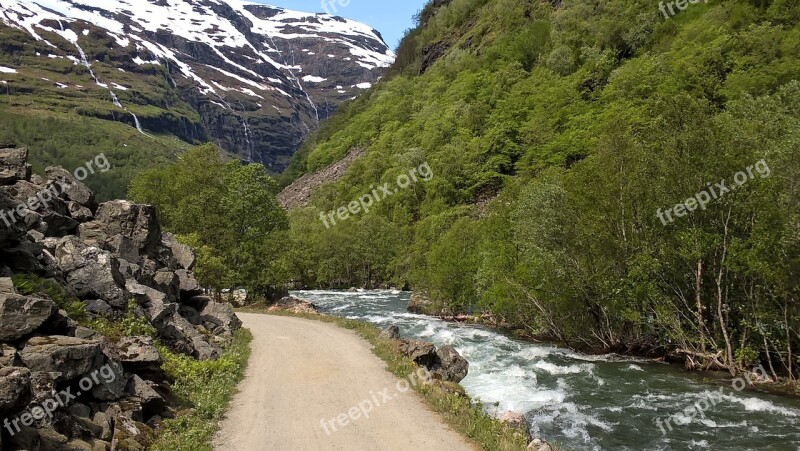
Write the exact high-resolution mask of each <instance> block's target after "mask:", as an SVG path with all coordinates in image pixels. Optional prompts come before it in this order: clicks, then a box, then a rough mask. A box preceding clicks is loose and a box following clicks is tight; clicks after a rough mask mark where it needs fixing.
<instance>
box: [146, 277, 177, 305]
mask: <svg viewBox="0 0 800 451" xmlns="http://www.w3.org/2000/svg"><path fill="white" fill-rule="evenodd" d="M152 287H153V288H155V289H157V290H158V291H161V292H162V293H164V294H166V295H167V297H168V298H169V300H170V301H171V302H177V301H178V300H179V299H180V290H181V279H180V277H178V275H177V274H175V273H174V272H172V271H170V270H166V269H161V270H158V271H156V274H155V275H154V276H153V285H152Z"/></svg>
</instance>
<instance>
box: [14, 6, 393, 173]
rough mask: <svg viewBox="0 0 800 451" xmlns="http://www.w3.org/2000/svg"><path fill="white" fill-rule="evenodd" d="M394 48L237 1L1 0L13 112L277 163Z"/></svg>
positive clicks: (351, 30)
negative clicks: (123, 128)
mask: <svg viewBox="0 0 800 451" xmlns="http://www.w3.org/2000/svg"><path fill="white" fill-rule="evenodd" d="M393 59H394V56H393V54H392V52H391V51H390V50H389V49H388V48H387V46H386V44H385V43H384V42H383V39H382V37H381V36H380V34H379V33H378V32H377V31H375V30H372V29H370V28H369V27H367V26H365V25H362V24H359V23H357V22H353V21H349V20H345V19H342V18H339V17H334V16H329V15H323V14H307V13H300V12H295V11H289V10H285V9H281V8H275V7H270V6H266V5H262V4H257V3H246V2H241V1H239V0H225V1H219V0H111V1H97V0H38V1H33V0H0V80H1V81H0V84H2V87H3V88H5V89H4V91H6V92H5V94H6V100H7V102H4V103H5V104H6V105H8V106H9V107H10V109H11V112H12V113H17V114H19V113H20V111H24V113H25V114H28V115H29V114H31V110H37V111H52V112H55V113H70V114H74V113H77V114H78V115H80V116H83V117H89V118H99V119H103V120H112V121H120V122H125V123H127V124H129V125H130V126H131V127H136V128H137V129H138V130H139V132H140V133H141V134H142V135H144V134H151V135H165V134H168V135H174V136H177V137H179V138H180V139H181V140H183V141H186V142H195V141H205V140H208V139H210V140H213V141H215V142H217V143H218V144H219V145H221V146H222V147H223V148H224V149H226V150H228V151H229V152H231V153H233V154H236V155H238V156H239V157H240V158H242V159H243V160H248V161H255V162H260V163H263V164H264V165H265V166H267V167H268V168H270V169H271V170H273V171H276V172H277V171H280V170H282V169H283V168H284V167H285V165H286V164H287V162H288V158H289V157H290V156H291V154H292V153H293V152H294V151H295V150H296V148H297V147H298V146H299V144H300V142H302V140H303V138H304V137H305V135H306V134H307V133H308V132H309V131H310V130H313V129H315V128H316V127H317V125H318V124H319V121H320V120H322V119H324V118H326V117H328V116H329V115H330V114H331V113H332V112H333V111H334V110H335V109H336V107H337V106H338V105H339V104H340V103H341V102H343V101H345V100H347V99H350V98H352V97H355V96H356V95H358V94H359V93H361V92H363V90H364V89H367V88H369V87H371V85H372V83H374V82H375V81H377V80H378V79H379V78H380V76H381V73H382V71H383V69H384V68H385V67H387V66H388V65H389V64H390V63H391V62H392V61H393ZM31 95H33V96H35V97H36V99H37V100H40V101H37V102H28V101H26V99H30V98H31V97H30V96H31ZM6 105H4V106H6ZM21 144H26V143H21Z"/></svg>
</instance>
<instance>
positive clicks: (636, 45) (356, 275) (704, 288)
mask: <svg viewBox="0 0 800 451" xmlns="http://www.w3.org/2000/svg"><path fill="white" fill-rule="evenodd" d="M674 12H675V14H674V15H671V14H666V15H665V14H664V13H663V12H662V11H661V10H660V9H659V5H658V4H656V3H655V2H652V1H650V0H564V1H560V2H542V1H538V0H451V1H446V2H441V1H432V2H431V3H429V4H428V6H426V8H425V9H424V10H423V11H422V12H421V13H420V15H419V17H418V26H417V27H416V28H415V29H413V30H410V31H409V32H408V33H407V35H406V37H405V39H404V40H403V42H402V43H401V44H400V48H399V49H398V60H397V62H396V63H395V65H394V66H393V67H392V68H391V69H390V72H389V74H388V75H387V76H386V77H385V78H384V80H383V81H382V82H381V83H379V84H377V85H376V86H375V87H374V88H373V89H372V90H371V91H370V92H369V93H367V94H365V95H363V96H361V97H359V98H358V99H356V100H354V101H352V102H350V103H349V104H347V105H346V106H343V107H342V109H341V110H340V111H339V113H338V114H336V115H335V116H334V117H333V118H332V119H331V120H329V121H328V122H327V123H326V124H325V125H324V126H323V127H322V129H321V130H319V131H318V132H317V133H316V134H315V135H314V136H313V137H312V138H311V139H309V141H308V142H307V143H306V144H305V146H304V147H303V149H302V150H301V152H300V153H298V154H297V156H296V158H295V160H294V162H293V164H292V167H291V168H290V169H289V171H288V172H287V174H285V175H284V179H283V180H282V181H283V182H284V183H288V182H289V181H291V180H292V179H294V178H296V177H298V176H300V175H301V174H304V173H310V172H315V171H317V170H320V169H322V168H324V167H326V166H328V165H329V164H331V163H334V162H336V161H337V160H339V159H341V158H342V157H344V156H345V155H347V154H348V153H349V152H350V151H351V150H352V149H354V148H363V149H365V150H366V152H365V155H364V156H363V157H361V158H360V159H358V160H356V162H355V163H354V164H353V165H352V166H351V167H350V169H349V170H348V171H347V173H346V175H345V176H344V177H343V178H341V179H340V180H338V181H336V182H333V183H328V184H325V185H323V186H322V187H321V188H320V189H318V190H317V191H316V192H315V193H314V195H313V197H312V200H311V205H310V206H309V207H307V208H301V209H297V210H293V211H291V212H290V213H289V215H288V222H287V224H288V226H281V227H278V228H276V229H275V230H276V231H275V232H272V233H273V236H278V235H275V234H280V237H281V242H282V243H284V245H285V247H282V248H281V249H282V250H281V254H280V257H279V259H278V260H279V261H277V262H274V261H273V259H272V258H270V260H269V261H270V265H269V268H270V269H269V271H267V272H268V273H269V274H266V273H265V274H262V277H263V280H265V281H270V282H275V281H276V280H285V281H291V282H292V283H294V284H295V286H303V287H333V288H349V287H353V286H356V287H368V288H370V287H377V286H397V287H402V286H408V287H410V288H412V289H413V290H415V291H417V292H421V293H425V294H427V296H429V297H430V298H431V300H432V301H433V302H434V303H436V304H437V305H439V306H440V307H441V308H443V309H446V310H448V311H451V312H468V313H475V312H483V311H487V312H492V313H494V314H495V315H496V316H497V317H499V318H501V319H502V320H503V322H505V323H507V324H508V325H510V326H512V327H514V328H517V329H521V330H524V331H525V332H526V334H527V335H529V336H535V337H544V338H549V339H553V340H557V341H559V342H561V343H563V344H566V345H568V346H570V347H573V348H579V349H586V350H593V351H616V352H627V353H642V354H661V355H663V354H665V353H668V352H678V353H682V354H683V355H684V356H687V357H688V359H689V361H690V362H691V363H692V364H693V365H694V366H695V367H697V368H717V369H727V370H730V371H731V372H736V371H737V370H739V369H743V368H749V367H752V366H753V365H757V364H760V363H763V364H764V365H765V367H767V368H768V369H769V371H770V372H771V373H772V374H773V375H774V376H782V377H786V378H788V379H789V380H792V381H793V380H794V378H795V377H796V376H797V375H798V365H800V359H798V357H797V355H798V352H800V324H798V318H800V314H799V313H800V312H798V309H800V306H799V305H798V295H800V285H798V283H800V198H798V190H799V189H800V184H799V182H800V178H798V177H799V176H800V159H798V158H797V153H798V144H800V81H798V79H799V78H800V77H798V75H799V73H800V27H799V26H798V21H799V20H800V2H798V1H797V0H772V1H770V0H751V1H721V2H709V3H705V2H699V3H689V4H688V6H687V7H686V8H684V9H675V10H674ZM423 165H427V167H429V168H430V170H431V173H432V174H433V176H432V177H431V178H430V180H427V181H417V182H416V183H412V184H410V185H409V186H407V187H405V188H402V189H398V190H397V191H396V192H395V193H393V194H392V195H391V196H386V197H385V198H383V199H382V200H381V201H380V202H377V203H375V204H374V205H371V207H370V209H369V212H368V213H364V212H363V211H361V212H360V213H359V214H349V213H348V214H347V215H346V216H349V217H348V218H347V219H344V220H338V222H337V224H335V225H333V226H330V224H326V223H325V222H324V221H321V215H322V216H323V217H324V216H325V214H326V213H328V212H337V211H341V209H342V208H345V210H349V211H350V212H352V210H350V209H348V208H347V207H348V206H349V205H350V204H351V203H352V202H353V201H356V200H359V199H361V198H362V197H363V196H364V195H365V194H367V193H373V192H374V190H375V189H376V188H377V187H380V186H385V184H387V183H389V184H391V185H395V183H396V181H397V180H398V176H402V175H404V174H408V173H409V170H412V169H413V168H419V167H422V166H423ZM265 183H266V182H265ZM134 197H136V196H134ZM137 200H150V199H148V198H147V196H138V199H137ZM208 239H209V240H213V239H214V238H213V237H208ZM200 244H202V243H200ZM265 246H266V245H265ZM266 248H269V249H273V248H270V247H269V246H267V247H266ZM271 257H272V256H271Z"/></svg>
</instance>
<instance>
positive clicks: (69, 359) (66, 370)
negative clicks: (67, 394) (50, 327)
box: [19, 335, 103, 382]
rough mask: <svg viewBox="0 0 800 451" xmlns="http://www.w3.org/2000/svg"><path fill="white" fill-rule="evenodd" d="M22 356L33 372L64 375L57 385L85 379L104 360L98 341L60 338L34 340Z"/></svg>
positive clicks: (21, 353)
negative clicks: (81, 378)
mask: <svg viewBox="0 0 800 451" xmlns="http://www.w3.org/2000/svg"><path fill="white" fill-rule="evenodd" d="M19 357H20V360H21V361H22V363H23V364H24V365H25V366H26V367H28V368H29V369H30V370H31V371H38V372H49V373H53V372H57V373H61V374H60V375H59V376H58V377H57V378H56V381H57V382H63V381H70V380H73V379H76V378H80V377H84V376H86V375H87V374H88V373H89V372H90V371H91V370H92V369H95V368H99V367H100V366H101V363H102V361H103V354H102V353H101V351H100V344H99V343H98V342H97V341H92V340H83V339H80V338H73V337H64V336H60V335H52V336H49V337H34V338H31V339H30V340H28V342H27V343H25V347H24V348H22V350H21V351H19Z"/></svg>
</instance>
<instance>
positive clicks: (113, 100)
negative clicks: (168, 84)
mask: <svg viewBox="0 0 800 451" xmlns="http://www.w3.org/2000/svg"><path fill="white" fill-rule="evenodd" d="M58 23H59V25H60V26H61V31H62V36H63V37H65V38H67V40H68V41H70V42H72V44H73V45H74V46H75V48H76V49H78V55H79V56H80V60H81V64H83V66H84V67H86V69H87V70H88V71H89V75H91V77H92V79H93V80H94V82H95V84H96V85H97V86H100V87H102V88H105V89H107V90H108V92H109V94H111V103H113V104H114V106H116V107H117V108H120V109H122V110H124V111H125V112H127V113H130V115H131V116H133V122H134V124H136V130H137V131H138V132H139V133H141V134H143V135H145V136H150V135H148V134H147V133H145V131H144V130H143V129H142V125H141V123H140V122H139V118H138V117H137V116H136V115H135V114H133V113H132V112H131V111H128V109H127V108H125V107H124V106H123V105H122V103H121V102H120V101H119V98H118V97H117V94H116V93H114V91H113V90H112V89H111V88H109V87H108V85H107V84H105V83H101V82H100V80H99V79H98V78H97V75H95V73H94V70H93V69H92V64H91V63H90V62H89V60H88V59H87V58H86V52H84V51H83V48H81V46H80V44H78V41H77V39H69V36H68V35H66V33H64V31H65V30H64V24H63V23H61V21H58Z"/></svg>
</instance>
